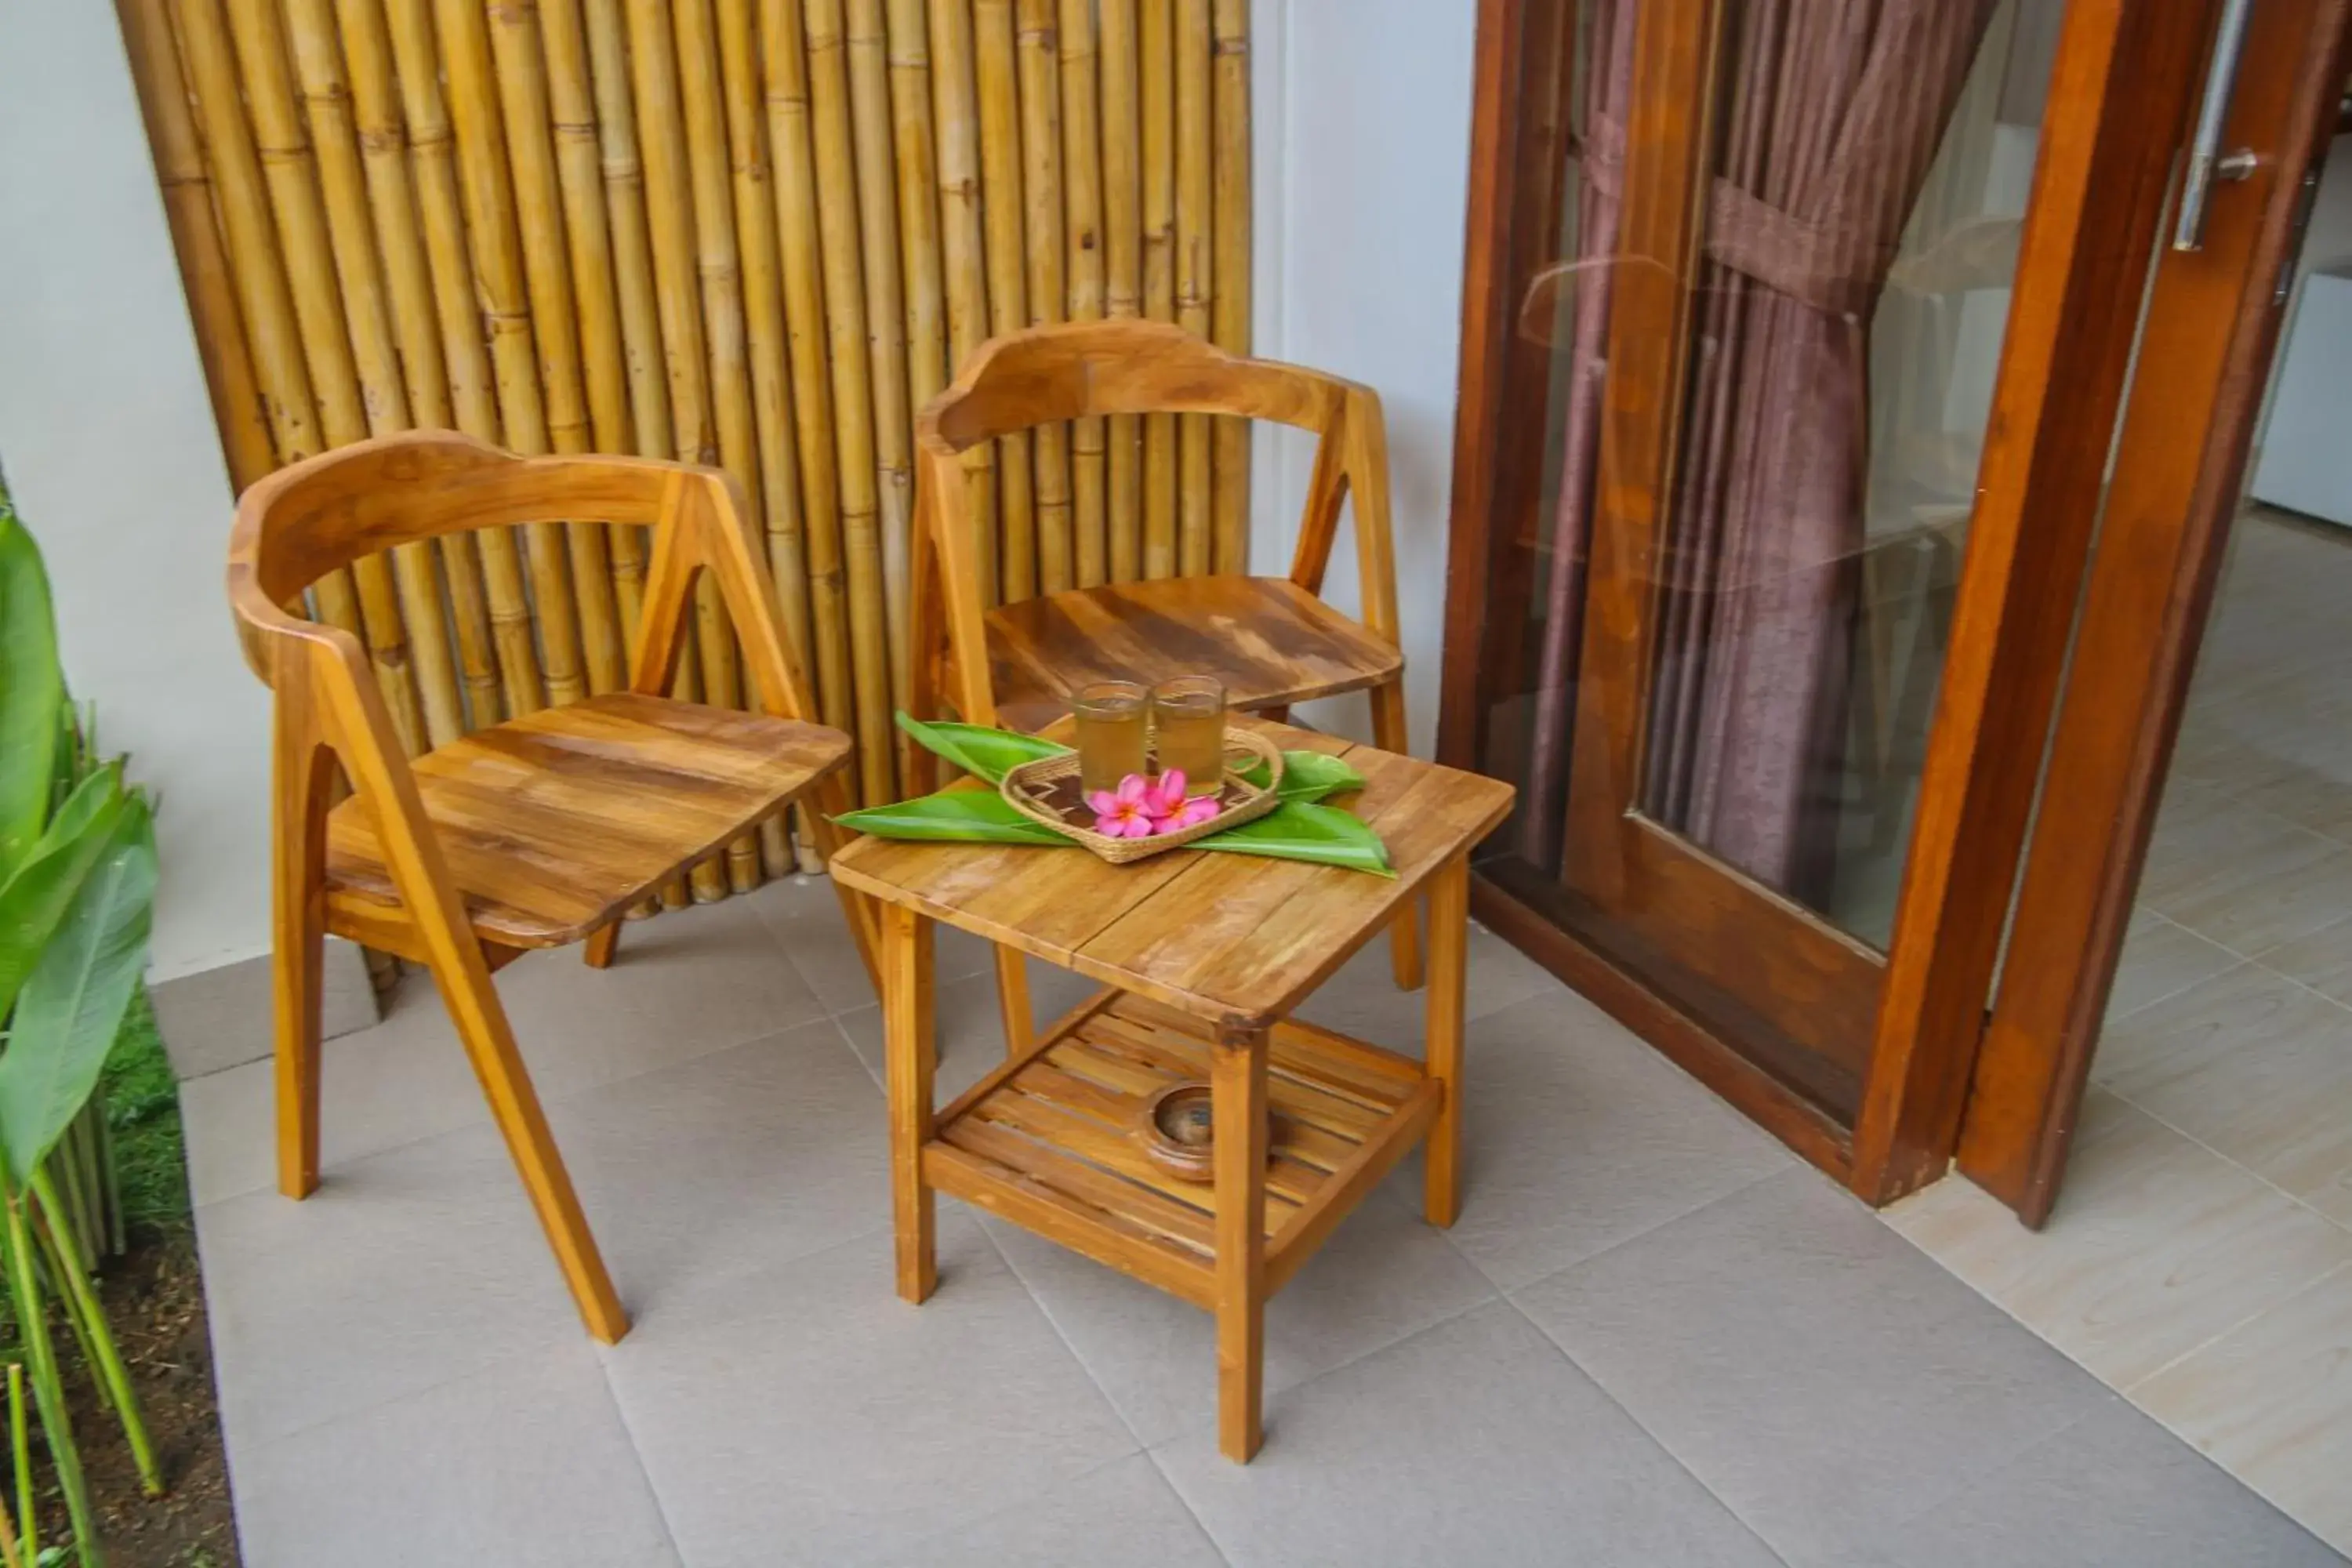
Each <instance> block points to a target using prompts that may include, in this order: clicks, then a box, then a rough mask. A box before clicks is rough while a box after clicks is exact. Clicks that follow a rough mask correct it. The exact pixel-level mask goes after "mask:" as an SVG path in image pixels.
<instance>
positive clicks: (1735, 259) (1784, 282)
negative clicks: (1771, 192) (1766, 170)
mask: <svg viewBox="0 0 2352 1568" xmlns="http://www.w3.org/2000/svg"><path fill="white" fill-rule="evenodd" d="M1706 228H1707V234H1706V254H1707V257H1708V258H1709V259H1710V260H1713V261H1716V262H1719V263H1720V264H1722V265H1723V266H1725V267H1728V268H1731V269H1732V270H1733V271H1735V272H1742V273H1745V274H1747V275H1748V277H1750V278H1753V279H1756V280H1757V281H1758V282H1759V283H1761V284H1763V285H1764V286H1765V287H1766V288H1768V289H1774V290H1776V291H1777V292H1780V293H1782V294H1786V295H1788V296H1789V297H1790V299H1792V300H1803V301H1804V302H1805V303H1806V304H1808V305H1811V306H1812V307H1813V308H1814V309H1815V310H1823V311H1827V312H1828V313H1829V314H1831V315H1832V316H1849V315H1850V316H1854V317H1858V318H1860V319H1862V320H1864V321H1867V320H1868V319H1869V317H1870V312H1871V310H1872V309H1873V307H1874V306H1875V305H1876V304H1877V302H1878V291H1879V289H1880V288H1881V286H1883V285H1884V284H1885V280H1886V272H1887V268H1890V267H1892V266H1893V265H1894V263H1895V247H1894V246H1892V245H1885V244H1880V243H1878V242H1877V241H1875V240H1874V239H1873V238H1872V237H1870V236H1869V235H1868V234H1866V233H1864V232H1863V231H1861V230H1859V229H1857V228H1855V227H1853V226H1852V225H1850V224H1835V225H1831V224H1820V223H1812V222H1809V221H1807V220H1806V219H1804V218H1801V217H1798V216H1794V215H1793V214H1790V213H1787V212H1784V211H1782V210H1781V209H1780V208H1779V207H1776V206H1773V205H1769V203H1767V202H1765V201H1763V200H1762V199H1761V198H1760V197H1759V196H1757V195H1754V194H1753V193H1751V192H1748V191H1745V190H1742V189H1741V188H1740V187H1739V186H1738V185H1735V184H1732V183H1731V182H1730V181H1729V180H1717V181H1716V182H1715V184H1714V187H1713V189H1711V190H1710V191H1709V192H1708V193H1707V205H1706Z"/></svg>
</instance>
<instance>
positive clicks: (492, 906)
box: [228, 431, 872, 1342]
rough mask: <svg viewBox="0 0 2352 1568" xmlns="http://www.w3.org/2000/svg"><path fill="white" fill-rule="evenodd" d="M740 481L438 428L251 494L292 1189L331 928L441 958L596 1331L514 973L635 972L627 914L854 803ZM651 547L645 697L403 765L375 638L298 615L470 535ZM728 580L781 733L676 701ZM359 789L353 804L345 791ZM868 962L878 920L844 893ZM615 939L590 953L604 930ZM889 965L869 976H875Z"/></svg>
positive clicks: (250, 560) (242, 513)
mask: <svg viewBox="0 0 2352 1568" xmlns="http://www.w3.org/2000/svg"><path fill="white" fill-rule="evenodd" d="M745 517H746V509H745V508H744V506H743V504H742V501H741V499H740V496H739V495H738V494H737V493H736V489H735V487H734V485H733V483H732V481H731V480H730V479H728V478H727V477H726V476H725V475H723V474H720V473H718V472H716V471H713V470H710V469H705V468H688V467H684V466H681V465H678V464H673V463H661V462H652V461H641V460H637V459H633V458H587V457H561V458H517V457H515V456H513V455H511V454H509V453H506V452H502V451H499V449H498V448H496V447H490V446H488V445H486V444H484V443H482V442H480V441H477V440H474V439H472V438H471V437H464V436H458V435H455V434H452V433H448V432H443V431H422V432H415V433H411V434H406V435H401V436H391V437H383V438H381V439H377V440H373V441H364V442H360V443H357V444H354V445H352V446H349V447H341V448H339V449H338V450H335V451H333V452H331V453H328V454H326V455H324V456H321V457H318V458H311V459H310V460H308V461H306V462H301V463H297V464H294V465H293V466H291V467H289V468H283V469H280V470H279V471H278V472H277V473H275V474H272V475H270V476H269V477H268V479H263V480H262V481H261V482H259V483H258V484H256V485H255V486H253V487H252V488H251V489H248V490H247V491H246V493H245V496H244V499H243V500H241V501H240V502H239V504H238V507H237V515H236V528H235V530H234V531H233V533H232V535H231V537H230V542H229V560H228V596H229V603H230V605H231V608H232V609H233V611H234V612H235V615H236V623H237V629H238V634H239V636H240V637H241V638H242V640H243V643H244V647H245V652H246V658H247V662H248V663H250V664H251V665H252V667H253V669H254V672H255V673H256V674H257V675H258V676H260V678H261V679H262V680H263V681H264V682H265V683H267V684H268V686H269V688H270V689H271V690H272V692H273V693H274V695H275V705H274V706H275V717H274V731H273V734H274V740H273V748H274V773H275V781H276V782H275V784H274V787H273V796H272V811H273V818H274V834H273V850H274V861H275V864H274V870H273V908H274V914H273V917H272V918H273V931H274V937H275V948H276V981H275V993H276V1026H277V1063H278V1067H277V1076H278V1184H279V1187H280V1189H281V1190H282V1191H283V1192H285V1193H286V1194H287V1195H289V1196H290V1197H298V1198H299V1197H303V1196H307V1195H308V1194H310V1192H311V1191H312V1190H313V1189H314V1188H315V1187H316V1186H317V1184H318V1180H319V1077H318V1075H319V1046H320V991H319V958H320V942H321V940H322V938H323V937H324V936H325V935H327V934H328V933H330V932H332V933H334V934H337V935H342V936H347V937H350V938H352V940H355V941H358V942H365V943H367V944H369V945H371V946H374V947H377V948H380V949H383V950H384V951H388V952H393V953H396V954H398V955H399V956H401V957H404V958H408V959H412V960H414V961H415V962H417V963H423V964H425V966H426V967H427V968H429V969H430V970H431V972H432V973H433V978H434V982H435V984H436V985H437V986H438V988H439V989H440V992H441V995H442V998H443V1000H444V1002H445V1003H446V1005H447V1006H448V1009H449V1014H450V1016H451V1018H452V1019H453V1020H454V1021H455V1023H456V1025H457V1033H458V1037H459V1038H460V1040H461V1041H462V1042H463V1043H464V1045H465V1047H466V1050H467V1054H468V1056H469V1057H470V1058H472V1060H473V1063H474V1068H475V1071H476V1073H477V1074H478V1077H479V1078H480V1079H481V1082H482V1087H483V1090H484V1093H485V1094H486V1095H487V1096H488V1100H489V1101H490V1109H491V1112H492V1115H493V1117H494V1118H495V1120H496V1121H497V1122H498V1125H499V1131H500V1132H501V1133H502V1134H503V1135H504V1136H505V1138H506V1141H507V1145H508V1148H509V1151H510V1152H511V1153H512V1155H513V1157H514V1159H515V1163H516V1165H517V1167H518V1168H519V1170H520V1173H521V1175H522V1179H523V1184H524V1187H525V1189H526V1190H527V1191H528V1193H529V1194H530V1199H531V1202H532V1205H533V1206H534V1207H535V1208H536V1209H537V1211H538V1214H539V1218H540V1223H541V1226H542V1227H543V1228H544V1229H545V1230H546V1232H547V1235H548V1239H549V1241H550V1243H551V1246H552V1247H553V1248H554V1250H555V1254H556V1258H557V1261H558V1263H559V1265H560V1266H561V1268H562V1272H563V1275H564V1279H565V1280H566V1282H567V1283H568V1284H569V1285H570V1287H571V1289H572V1295H573V1297H574V1299H575V1300H576V1301H577V1302H578V1304H579V1307H580V1310H581V1315H582V1317H583V1319H584V1320H585V1321H586V1322H587V1326H588V1329H589V1331H590V1332H591V1333H593V1335H595V1337H597V1338H598V1339H601V1340H604V1341H606V1342H612V1341H614V1340H617V1339H618V1338H619V1337H620V1336H621V1335H622V1334H623V1333H625V1331H627V1327H628V1320H627V1317H626V1315H625V1312H624V1311H623V1310H622V1308H621V1304H620V1300H619V1298H618V1297H617V1296H616V1295H615V1293H614V1289H613V1285H612V1280H611V1279H610V1277H609V1276H608V1275H607V1273H606V1272H605V1268H604V1261H603V1259H602V1258H601V1257H600V1256H599V1254H598V1252H597V1248H596V1243H595V1239H594V1237H593V1236H592V1235H591V1234H590V1232H589V1229H588V1226H587V1221H586V1218H585V1216H584V1215H583V1214H582V1212H581V1209H580V1203H579V1199H578V1197H577V1196H576V1195H575V1194H574V1193H573V1191H572V1183H571V1179H570V1177H569V1176H568V1175H567V1174H566V1173H565V1171H564V1168H563V1161H562V1155H561V1154H560V1153H558V1152H557V1150H556V1148H555V1143H554V1140H553V1138H552V1136H551V1133H550V1132H549V1131H548V1127H547V1121H546V1117H545V1116H544V1114H543V1113H542V1112H541V1109H540V1105H539V1100H538V1096H537V1093H536V1091H535V1090H534V1089H532V1087H531V1082H530V1075H529V1073H528V1072H527V1071H526V1070H525V1069H524V1066H523V1062H522V1058H521V1057H520V1055H519V1054H518V1052H517V1050H516V1048H515V1042H514V1034H513V1030H512V1028H511V1026H509V1023H508V1021H507V1016H506V1013H505V1010H504V1009H503V1008H502V1007H501V1006H500V1005H499V997H498V993H497V990H496V989H495V988H494V987H493V985H492V984H491V982H490V974H491V972H492V971H493V970H495V969H497V968H499V967H501V966H502V965H503V964H505V963H508V962H509V961H510V960H511V959H513V958H514V957H515V956H516V955H517V954H518V953H519V952H520V951H521V950H523V949H525V948H529V947H545V946H553V945H556V944H559V943H562V942H570V941H573V940H576V939H578V938H580V937H582V936H583V935H588V936H589V948H588V959H589V962H590V963H592V964H593V965H596V966H599V967H602V966H603V965H604V964H605V963H610V962H611V960H612V956H613V949H614V940H615V938H616V936H617V933H618V931H619V929H620V926H619V921H620V919H621V916H622V914H623V912H624V911H625V910H627V909H628V908H630V907H631V906H632V905H634V904H635V903H637V902H638V901H640V900H643V899H644V898H645V897H646V894H647V893H648V892H650V891H652V890H653V889H656V888H657V887H659V886H660V885H661V884H662V883H663V882H665V881H667V880H668V879H670V878H672V877H673V876H675V875H676V874H677V873H678V872H679V871H681V870H683V869H685V868H688V867H689V866H692V865H694V864H696V863H698V861H700V860H702V859H704V858H708V857H709V856H711V855H713V854H716V853H718V852H719V849H720V848H721V847H723V846H724V845H726V844H727V843H728V842H729V841H730V840H732V839H735V838H737V837H740V834H741V833H742V832H743V831H744V830H745V829H747V828H750V827H752V826H756V825H757V824H758V823H760V822H761V821H762V820H764V819H765V818H767V817H769V816H773V815H774V814H775V813H777V812H779V811H781V810H782V809H783V808H784V807H785V806H786V805H788V804H790V803H791V802H792V801H793V800H794V799H796V798H800V797H802V796H803V795H806V796H807V797H808V798H809V800H810V802H811V804H812V805H814V806H815V807H816V808H817V809H815V810H813V811H811V812H810V813H809V820H810V826H811V829H812V832H813V834H814V837H815V838H816V840H817V843H818V846H819V847H820V848H821V849H823V850H824V851H826V852H828V853H829V852H831V851H832V850H834V849H835V848H836V847H837V841H838V837H839V836H838V834H837V832H836V830H835V829H834V828H833V826H831V824H830V822H829V821H828V820H827V817H828V816H829V815H830V814H831V813H833V812H836V811H839V810H842V809H845V807H846V805H847V802H846V800H845V797H844V796H843V795H842V794H841V791H840V789H839V772H838V770H839V769H840V768H841V766H842V764H843V763H844V761H845V759H846V757H847V754H848V741H847V738H846V737H845V736H844V735H842V734H841V733H840V732H839V731H835V730H829V729H825V728H824V727H822V726H819V725H816V724H813V723H810V722H807V721H805V720H804V717H803V716H804V715H806V714H807V713H808V712H810V711H811V709H812V704H811V700H810V698H809V694H808V690H807V688H806V686H805V684H804V682H803V679H802V676H801V672H800V670H799V668H798V667H797V666H796V665H795V664H794V663H793V658H792V655H791V653H790V651H789V649H788V647H787V646H786V644H785V642H784V640H783V637H782V631H781V629H780V627H779V626H778V624H777V617H776V613H775V608H774V603H775V600H774V591H773V588H772V584H771V583H770V581H769V577H768V570H767V567H766V564H765V563H764V562H763V561H762V560H761V556H760V555H759V553H758V552H755V551H754V550H753V549H752V547H751V534H750V531H749V529H748V525H747V524H746V521H745ZM558 521H564V522H579V521H594V522H614V523H633V524H643V525H649V526H650V527H651V528H652V530H653V535H652V552H651V557H650V572H649V574H648V576H647V578H646V590H645V601H644V610H643V615H642V616H641V619H640V623H639V626H638V628H637V633H636V642H635V649H634V652H633V656H632V658H631V661H630V667H629V682H628V689H627V690H626V691H625V692H616V693H612V694H608V695H606V696H603V697H597V698H593V699H589V700H585V701H582V702H579V703H575V704H572V705H570V706H567V707H562V708H557V709H552V710H542V711H541V712H538V713H535V714H531V715H529V716H527V717H524V718H520V719H517V720H513V721H509V722H507V723H504V724H499V725H494V726H490V727H488V728H486V729H482V730H478V731H475V732H474V733H473V734H471V735H469V736H466V737H464V738H462V739H460V740H457V741H455V742H450V743H449V744H447V745H446V746H443V747H441V748H439V749H437V750H436V751H434V752H429V753H427V754H425V755H424V756H421V757H419V758H417V759H415V761H414V762H413V763H412V762H410V761H409V760H408V759H406V758H405V757H404V756H403V754H402V752H401V748H400V746H399V743H398V741H397V738H396V736H395V734H394V730H393V728H392V720H391V715H390V712H389V710H388V709H387V708H386V705H385V700H384V696H383V689H382V687H381V685H380V684H379V683H378V681H377V679H376V677H375V674H374V672H373V670H372V668H370V666H369V662H368V658H367V654H366V652H365V651H364V650H363V649H362V647H361V646H360V643H359V641H358V639H357V638H355V637H352V635H351V634H350V633H348V632H345V631H342V630H340V629H338V628H336V627H334V626H324V625H320V624H317V623H314V622H312V621H310V620H307V619H304V618H302V617H301V616H300V615H299V614H298V613H296V612H297V611H298V610H299V605H300V602H301V597H302V595H303V593H304V591H305V590H306V589H308V588H309V587H310V584H313V583H314V582H316V581H318V580H319V579H320V577H322V576H324V575H325V574H330V573H333V572H336V571H338V570H341V568H343V567H345V566H347V565H350V564H351V563H353V562H355V561H357V560H360V559H361V558H362V557H364V556H367V555H369V554H372V553H373V552H379V551H383V550H388V549H393V548H395V547H398V546H401V545H404V544H408V543H412V542H417V541H422V540H429V539H434V538H437V537H440V536H443V535H447V534H453V533H458V532H462V531H469V530H480V529H488V528H500V527H506V526H510V525H516V524H532V525H536V524H543V523H553V522H558ZM705 573H707V574H709V579H710V581H711V582H712V584H714V585H715V587H716V589H717V592H718V595H719V597H720V598H721V599H723V601H724V602H725V605H726V608H727V612H728V614H729V615H730V617H731V618H732V620H733V622H734V624H735V626H736V627H737V629H738V631H739V632H740V635H741V637H742V638H743V645H744V648H745V653H746V657H747V665H748V668H749V670H750V672H751V676H752V677H753V679H754V680H755V682H756V684H757V686H758V689H759V698H760V705H761V711H760V712H759V713H757V714H743V713H731V712H721V711H719V710H713V709H709V708H703V707H699V706H697V705H694V704H691V703H685V702H677V701H673V700H670V699H669V698H667V697H666V696H664V695H663V693H664V692H666V691H667V690H668V689H669V688H670V686H671V683H672V681H673V680H674V679H675V678H676V674H677V664H678V660H679V658H680V655H681V653H682V652H683V650H684V647H685V641H686V638H687V637H688V636H689V635H690V633H691V629H692V625H693V606H694V585H695V580H696V578H697V577H698V575H699V574H705ZM339 767H340V770H341V774H342V775H343V777H344V778H346V779H347V780H348V781H349V783H350V785H351V795H350V798H349V799H348V800H346V801H345V802H343V803H342V804H341V805H333V804H332V792H333V788H334V784H335V781H336V774H337V770H338V768H339ZM839 891H840V894H841V898H842V902H843V908H844V910H845V914H846V916H847V918H848V919H849V921H850V924H851V929H852V931H853V932H854V933H855V935H856V938H857V942H858V946H859V949H860V951H861V952H866V953H868V954H870V952H871V951H872V929H871V924H870V921H871V914H872V912H871V910H869V909H868V908H867V907H866V905H865V904H863V903H862V902H861V901H860V900H857V899H856V896H855V895H854V894H852V893H851V892H850V891H849V890H848V889H846V888H841V889H839ZM592 932H593V935H591V934H590V933H592ZM869 962H870V960H869Z"/></svg>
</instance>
